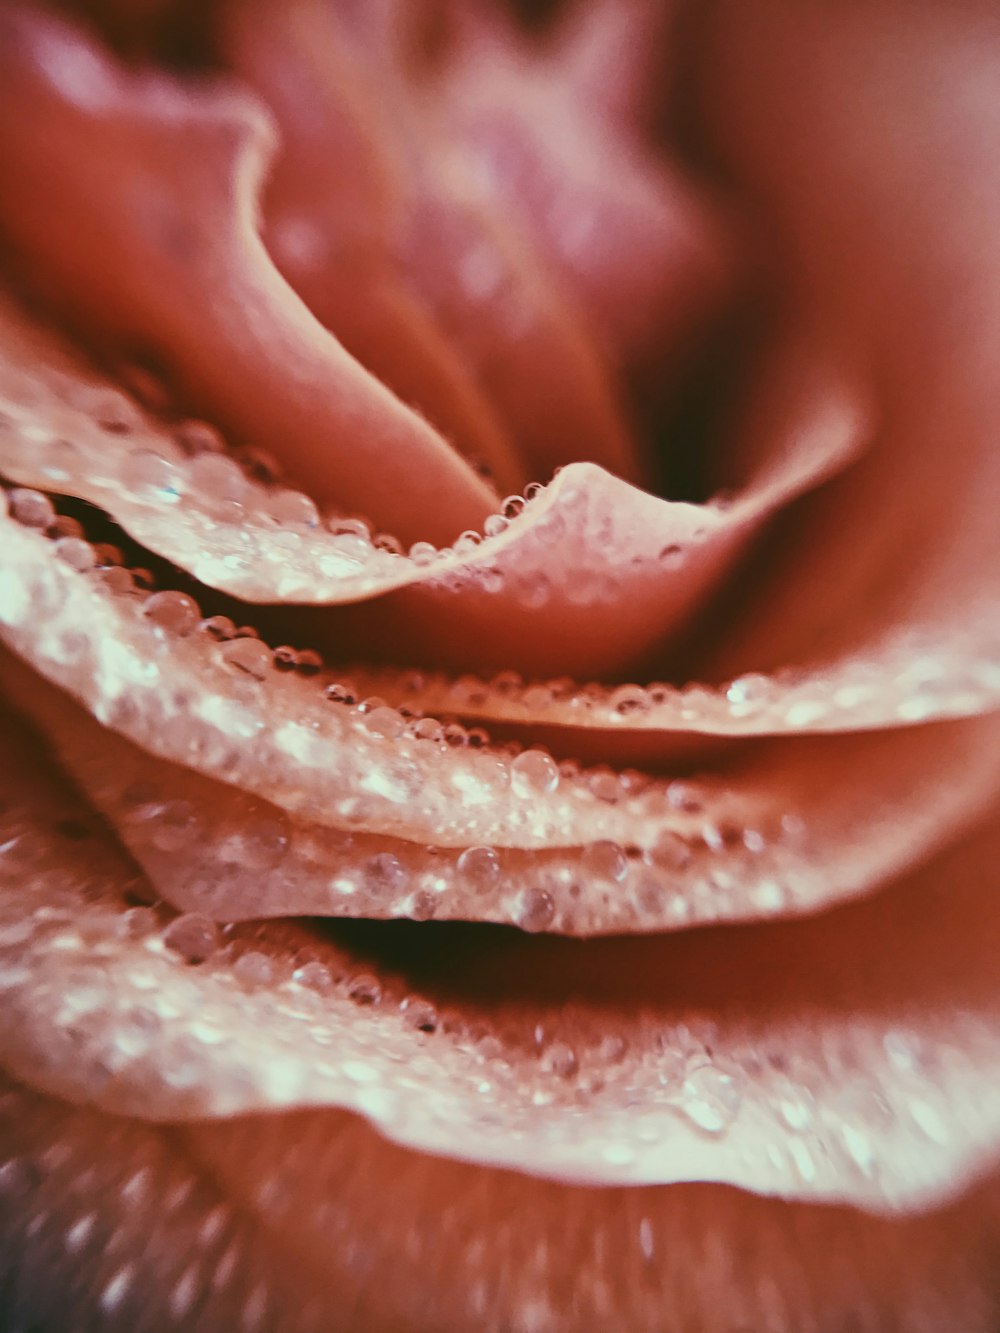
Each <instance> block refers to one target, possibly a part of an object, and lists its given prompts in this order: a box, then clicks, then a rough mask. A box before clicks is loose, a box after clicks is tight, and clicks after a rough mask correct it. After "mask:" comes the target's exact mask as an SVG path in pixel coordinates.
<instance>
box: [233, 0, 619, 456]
mask: <svg viewBox="0 0 1000 1333" xmlns="http://www.w3.org/2000/svg"><path fill="white" fill-rule="evenodd" d="M225 28H226V31H225V33H224V34H223V36H222V38H221V45H222V48H223V54H224V55H225V56H226V57H227V58H228V60H229V62H230V64H231V66H232V68H233V69H234V71H235V72H236V73H238V74H239V75H240V77H242V78H245V79H246V80H247V82H248V83H249V84H250V86H251V87H253V88H254V89H256V90H257V91H258V92H259V93H260V95H261V96H262V97H263V98H264V99H265V100H266V101H267V103H268V104H269V105H270V106H272V107H273V108H274V112H275V115H276V116H277V119H278V123H279V125H280V127H281V129H282V133H283V137H284V139H285V141H286V143H287V145H288V156H287V158H286V159H285V162H284V164H283V171H282V173H281V175H279V176H278V178H277V179H276V182H275V190H274V191H273V192H272V193H271V194H270V195H269V200H270V203H269V207H270V208H271V209H272V210H273V211H274V212H275V213H277V214H278V215H279V217H280V216H281V215H283V216H284V217H285V219H286V222H285V226H286V235H287V218H288V216H289V214H290V215H291V219H292V228H293V236H294V234H295V232H298V234H299V235H301V234H302V232H303V230H305V232H306V233H307V234H311V235H314V236H319V237H331V236H336V235H337V234H338V232H340V231H341V230H342V229H343V228H344V227H345V225H346V226H347V227H349V228H350V227H352V224H353V227H357V226H358V223H359V218H358V208H357V199H358V196H359V195H363V194H368V193H370V191H371V188H372V183H371V173H372V163H373V161H374V162H376V163H380V164H381V163H385V162H389V163H391V164H392V166H393V167H394V168H395V172H394V173H393V174H394V176H395V179H394V181H393V184H394V185H395V198H394V199H393V200H391V203H392V204H394V205H395V207H394V209H393V210H392V211H391V212H389V216H388V217H386V216H385V214H386V212H387V211H388V209H387V208H386V204H385V201H383V207H382V209H381V210H366V211H365V212H364V213H363V214H362V215H361V219H360V221H361V224H362V225H363V226H365V227H366V231H365V240H366V242H367V243H368V244H369V245H370V244H371V241H372V237H371V234H370V232H369V231H367V228H370V227H371V225H372V222H373V221H374V222H375V225H376V227H378V228H379V231H380V232H381V235H382V237H384V238H385V241H387V242H388V249H389V254H388V256H387V257H389V258H390V259H391V260H393V261H394V262H395V267H396V269H397V271H398V272H399V273H400V274H401V275H402V276H404V277H405V279H406V282H407V284H408V286H409V288H410V290H411V292H412V293H413V294H415V295H416V296H417V297H419V298H420V300H421V301H422V302H423V303H425V304H426V306H427V307H428V308H429V310H430V311H432V312H433V313H434V316H435V317H436V320H437V322H438V323H439V325H440V326H441V328H442V330H443V332H444V333H445V335H446V336H447V338H448V339H449V340H450V342H451V344H452V347H453V360H454V362H455V364H456V365H457V366H459V367H461V368H463V369H464V370H465V371H466V373H467V375H468V377H469V378H470V379H471V380H472V382H473V383H474V384H478V385H479V387H480V388H481V390H483V391H485V393H486V394H487V395H488V397H489V398H491V399H492V400H493V402H494V403H495V406H496V409H497V412H498V415H499V417H500V419H501V420H502V422H503V423H504V424H505V426H506V428H507V432H508V435H509V437H510V438H511V439H512V440H513V441H514V443H515V444H516V447H517V450H518V453H519V455H520V458H521V464H522V467H525V466H526V468H527V471H528V472H529V473H530V474H531V478H532V479H534V480H538V481H543V480H547V478H548V477H549V475H551V473H552V470H553V468H555V467H557V466H559V465H560V464H564V463H567V462H572V461H574V460H575V459H580V458H583V459H588V460H590V461H592V462H595V463H600V464H602V465H604V466H607V467H609V468H610V469H611V470H613V471H615V472H616V473H618V474H619V475H622V476H626V477H629V478H633V477H635V476H637V475H638V470H639V469H638V465H637V461H636V459H635V457H634V451H633V448H632V446H631V443H630V441H629V439H628V434H627V432H626V430H625V427H624V423H623V421H622V419H621V407H620V403H619V401H618V399H619V394H618V393H617V391H616V389H615V386H614V384H613V382H612V379H611V376H610V374H609V371H608V367H607V366H606V365H605V363H604V360H603V357H602V354H601V351H600V348H599V346H598V343H597V339H596V337H594V336H593V335H592V334H591V333H590V331H589V330H588V329H587V328H586V327H585V322H584V321H583V320H582V319H581V318H580V314H579V312H577V311H576V310H575V308H574V303H573V301H572V300H571V299H568V296H567V294H566V293H565V292H564V291H563V290H562V289H561V287H560V284H559V283H558V282H556V281H553V278H552V276H551V272H550V269H549V267H548V266H547V265H546V264H545V263H543V262H540V259H539V257H537V256H536V255H535V246H534V243H533V239H532V237H531V235H530V232H525V230H524V229H520V228H517V227H515V226H512V225H511V224H510V223H509V222H508V221H507V220H505V219H503V218H502V217H500V216H498V214H497V212H496V210H495V209H494V208H493V207H491V199H490V195H489V193H488V192H486V191H484V190H483V189H482V188H481V187H480V186H479V185H477V182H476V179H475V176H474V174H473V173H471V172H469V171H468V170H467V169H466V168H465V166H464V164H462V163H458V164H456V163H455V162H454V161H452V160H451V158H450V155H449V153H448V151H447V138H448V132H447V128H445V131H444V133H442V134H440V135H438V134H435V132H434V127H433V125H432V123H430V122H429V117H428V113H427V106H426V99H425V98H424V96H423V95H422V90H420V89H416V90H414V89H412V88H411V87H410V86H409V84H408V82H407V80H406V79H405V76H404V74H403V72H402V71H400V70H398V69H397V68H396V67H395V66H394V65H393V64H389V65H386V63H385V60H384V57H385V54H386V50H385V48H384V47H383V48H382V50H381V51H379V52H375V51H371V50H369V49H368V48H367V46H364V45H363V46H362V47H360V48H358V47H357V46H356V45H354V46H353V47H352V46H351V44H350V42H349V38H348V36H347V34H346V33H344V32H343V31H342V25H341V24H339V23H338V22H337V21H335V15H334V13H333V10H332V8H331V7H330V6H324V5H320V4H318V3H316V2H315V0H296V2H295V3H294V4H291V5H284V6H282V7H281V8H280V9H275V8H274V7H273V6H268V5H256V6H247V5H245V4H236V5H232V6H230V9H229V22H227V23H226V24H225ZM345 38H346V39H347V40H345ZM344 64H347V65H348V66H349V67H350V68H351V71H352V72H351V76H350V77H349V78H348V79H347V80H341V79H337V78H335V77H334V71H335V70H336V69H338V68H339V67H341V66H343V65H344ZM355 123H358V124H359V132H358V134H357V135H356V137H355V138H354V140H353V142H351V143H350V144H349V145H347V149H348V151H346V152H342V153H337V152H336V151H335V150H331V148H330V146H329V145H330V143H331V141H332V142H333V143H343V141H344V138H345V128H346V127H347V126H350V125H352V124H355ZM362 135H364V137H365V139H366V140H367V142H368V144H371V143H374V145H375V152H374V153H372V152H371V151H366V152H361V153H359V152H358V145H359V141H360V140H361V137H362ZM317 178H318V179H319V180H320V181H321V182H322V184H320V185H319V187H318V188H317V183H316V182H317ZM275 221H276V223H278V225H280V222H279V220H278V219H275ZM383 243H384V242H383ZM274 244H275V248H276V251H277V249H278V247H279V246H280V245H281V235H280V233H279V232H278V229H277V226H276V227H275V231H274ZM343 262H344V261H343V257H342V256H341V255H340V254H338V253H337V251H336V249H332V248H330V247H329V246H328V245H325V244H323V243H322V242H321V243H320V244H319V245H317V246H314V247H313V251H312V253H311V254H305V255H303V256H302V262H299V263H297V264H295V265H294V268H292V269H289V273H290V275H291V276H293V279H294V282H295V285H296V288H297V290H298V291H299V292H300V293H301V294H302V295H303V297H304V299H305V300H306V301H307V302H308V303H309V304H310V306H311V307H312V308H313V309H314V310H315V311H316V312H317V313H318V314H319V315H320V318H322V319H324V320H325V319H326V318H327V317H329V318H330V319H331V320H332V321H333V324H332V326H333V327H334V328H335V329H336V327H337V324H336V319H337V316H336V311H335V310H334V309H333V308H332V307H331V295H332V293H333V291H334V290H335V288H336V285H337V283H338V277H337V273H336V270H337V269H338V268H339V267H340V266H342V264H343ZM442 424H444V423H442ZM510 471H511V469H510V467H509V466H506V465H505V467H504V471H503V473H502V475H510Z"/></svg>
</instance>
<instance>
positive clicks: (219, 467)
mask: <svg viewBox="0 0 1000 1333" xmlns="http://www.w3.org/2000/svg"><path fill="white" fill-rule="evenodd" d="M188 480H189V486H190V489H191V490H192V491H194V492H196V493H197V494H198V495H200V496H202V497H203V498H204V499H206V500H208V501H210V502H214V503H218V504H223V505H225V506H228V505H234V504H243V503H244V502H245V500H246V498H247V491H248V486H247V479H246V477H245V476H244V475H243V471H242V469H241V468H240V466H239V464H238V463H236V462H235V461H234V460H233V459H232V458H228V457H227V456H226V455H225V454H217V453H200V454H198V455H196V456H195V457H194V458H193V459H192V460H191V462H190V463H189V464H188Z"/></svg>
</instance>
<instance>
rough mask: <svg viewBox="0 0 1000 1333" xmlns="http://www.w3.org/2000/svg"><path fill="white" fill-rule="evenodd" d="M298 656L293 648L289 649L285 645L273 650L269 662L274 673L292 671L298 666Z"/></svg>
mask: <svg viewBox="0 0 1000 1333" xmlns="http://www.w3.org/2000/svg"><path fill="white" fill-rule="evenodd" d="M298 660H299V655H298V653H297V652H296V651H295V649H294V648H290V647H289V646H288V644H287V643H284V644H282V645H281V646H280V647H278V648H275V650H274V652H273V653H272V654H271V661H272V664H273V666H274V669H275V670H276V671H294V670H295V668H296V666H297V665H298Z"/></svg>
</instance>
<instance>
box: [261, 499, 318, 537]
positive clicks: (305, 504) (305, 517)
mask: <svg viewBox="0 0 1000 1333" xmlns="http://www.w3.org/2000/svg"><path fill="white" fill-rule="evenodd" d="M266 512H267V513H268V514H269V515H270V516H271V518H273V519H274V520H275V522H277V523H281V524H286V525H288V526H290V527H301V528H316V527H318V526H319V517H320V516H319V509H318V508H317V507H316V504H315V502H314V501H313V500H311V499H310V498H309V496H308V495H303V493H302V492H301V491H291V490H279V491H273V492H272V493H271V494H270V495H269V496H268V497H267V502H266Z"/></svg>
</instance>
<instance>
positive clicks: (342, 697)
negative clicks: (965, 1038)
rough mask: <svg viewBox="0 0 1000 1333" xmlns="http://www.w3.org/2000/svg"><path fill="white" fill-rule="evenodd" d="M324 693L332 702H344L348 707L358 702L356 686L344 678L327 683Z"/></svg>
mask: <svg viewBox="0 0 1000 1333" xmlns="http://www.w3.org/2000/svg"><path fill="white" fill-rule="evenodd" d="M323 693H324V695H325V696H326V698H327V699H329V700H330V702H331V703H332V704H344V705H346V706H347V707H350V706H351V705H352V704H354V703H356V702H357V694H356V693H355V690H354V686H353V685H349V684H347V683H346V682H345V681H342V680H335V681H332V682H331V683H330V684H329V685H327V687H326V689H325V690H324V691H323Z"/></svg>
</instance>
